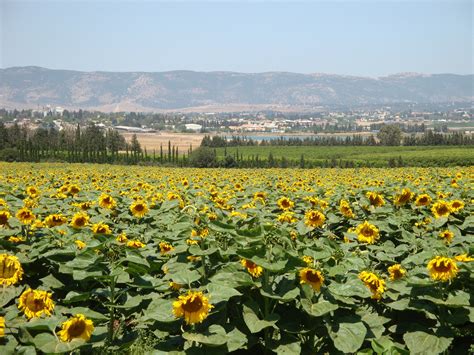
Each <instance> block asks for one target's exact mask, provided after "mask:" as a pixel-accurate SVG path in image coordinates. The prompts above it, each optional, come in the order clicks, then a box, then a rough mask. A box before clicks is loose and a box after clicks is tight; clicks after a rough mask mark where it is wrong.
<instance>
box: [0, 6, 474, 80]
mask: <svg viewBox="0 0 474 355" xmlns="http://www.w3.org/2000/svg"><path fill="white" fill-rule="evenodd" d="M0 2H1V7H0V12H1V17H0V21H1V33H0V40H1V53H0V67H2V68H6V67H11V66H25V65H37V66H43V67H48V68H54V69H74V70H86V71H94V70H106V71H167V70H181V69H187V70H199V71H218V70H226V71H238V72H263V71H291V72H300V73H315V72H323V73H336V74H351V75H364V76H380V75H387V74H392V73H397V72H406V71H410V72H422V73H447V72H450V73H460V74H467V73H473V72H474V71H473V38H474V33H473V5H472V1H463V0H450V1H444V2H443V1H418V2H413V1H403V0H402V1H388V0H385V1H373V2H369V1H355V0H353V1H332V2H325V1H309V0H308V1H302V2H294V1H291V2H290V1H251V0H247V1H240V2H238V1H235V2H231V1H226V0H222V1H218V0H215V1H207V2H203V1H197V0H194V1H174V2H171V1H169V2H166V1H152V0H141V1H140V0H135V1H127V2H125V1H110V0H102V1H75V0H72V1H65V0H64V1H47V0H43V1H41V0H36V1H35V0H33V1H29V2H26V1H22V0H15V1H13V0H0Z"/></svg>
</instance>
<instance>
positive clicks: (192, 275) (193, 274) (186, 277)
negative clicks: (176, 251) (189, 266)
mask: <svg viewBox="0 0 474 355" xmlns="http://www.w3.org/2000/svg"><path fill="white" fill-rule="evenodd" d="M169 277H170V278H171V279H172V280H173V281H174V282H176V283H178V284H181V285H190V284H191V283H193V282H194V281H197V280H199V279H200V278H201V274H200V273H199V272H197V271H196V270H181V271H178V272H175V273H171V272H170V273H169Z"/></svg>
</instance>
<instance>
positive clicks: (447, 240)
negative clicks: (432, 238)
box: [438, 229, 454, 244]
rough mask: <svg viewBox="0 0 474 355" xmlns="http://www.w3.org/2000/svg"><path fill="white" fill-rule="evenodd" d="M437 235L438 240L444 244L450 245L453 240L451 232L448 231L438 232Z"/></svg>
mask: <svg viewBox="0 0 474 355" xmlns="http://www.w3.org/2000/svg"><path fill="white" fill-rule="evenodd" d="M438 235H439V237H440V238H442V239H443V240H444V242H445V243H446V244H449V243H451V241H452V240H453V238H454V233H453V232H451V231H450V230H449V229H445V230H444V231H442V232H440V233H439V234H438Z"/></svg>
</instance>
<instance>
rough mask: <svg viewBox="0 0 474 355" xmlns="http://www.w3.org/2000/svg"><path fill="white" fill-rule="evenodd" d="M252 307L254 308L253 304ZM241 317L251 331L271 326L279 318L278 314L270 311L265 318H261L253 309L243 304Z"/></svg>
mask: <svg viewBox="0 0 474 355" xmlns="http://www.w3.org/2000/svg"><path fill="white" fill-rule="evenodd" d="M253 308H255V306H253ZM243 317H244V322H245V324H246V325H247V327H248V328H249V330H250V332H251V333H258V332H259V331H261V330H262V329H264V328H267V327H273V326H274V325H275V324H276V322H277V321H278V320H279V319H280V316H279V315H278V314H275V313H272V314H270V315H269V316H268V317H266V318H265V319H263V320H261V319H259V318H258V316H257V314H256V313H255V312H254V310H253V309H252V308H251V307H249V306H247V305H245V304H244V305H243Z"/></svg>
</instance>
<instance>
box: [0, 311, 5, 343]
mask: <svg viewBox="0 0 474 355" xmlns="http://www.w3.org/2000/svg"><path fill="white" fill-rule="evenodd" d="M4 336H5V318H4V317H1V316H0V338H3V337H4Z"/></svg>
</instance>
